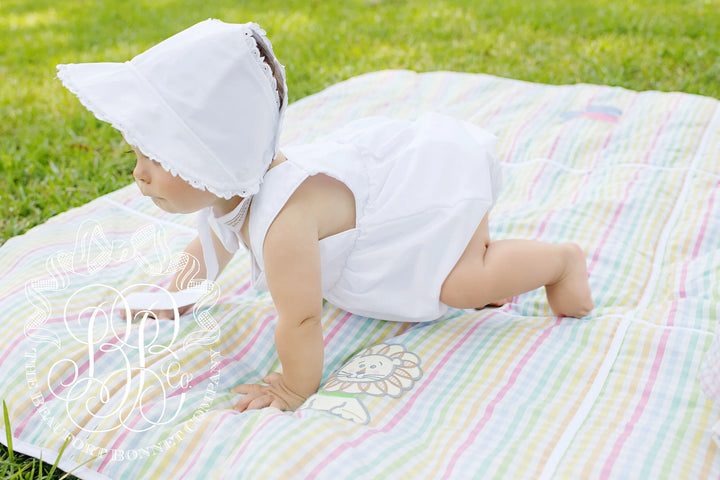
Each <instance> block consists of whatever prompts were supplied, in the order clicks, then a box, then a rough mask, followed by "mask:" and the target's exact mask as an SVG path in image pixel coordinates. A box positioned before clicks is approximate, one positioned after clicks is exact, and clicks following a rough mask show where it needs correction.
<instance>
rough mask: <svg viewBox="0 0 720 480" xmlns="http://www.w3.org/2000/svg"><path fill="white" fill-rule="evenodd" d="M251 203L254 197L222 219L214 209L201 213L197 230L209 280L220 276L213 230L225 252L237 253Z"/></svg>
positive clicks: (244, 200)
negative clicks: (241, 230)
mask: <svg viewBox="0 0 720 480" xmlns="http://www.w3.org/2000/svg"><path fill="white" fill-rule="evenodd" d="M251 203H252V196H248V197H245V198H244V199H243V200H242V201H241V202H240V203H239V204H238V206H237V207H235V208H234V209H233V210H232V211H231V212H230V213H227V214H225V215H223V216H221V217H216V216H215V215H214V214H213V209H212V207H208V208H204V209H203V210H201V211H200V214H199V215H198V223H197V228H198V234H199V236H200V244H201V245H202V252H203V258H204V259H205V271H206V277H207V279H208V280H211V281H212V280H215V279H216V278H217V276H218V274H219V271H218V270H219V265H218V260H217V252H216V251H215V246H214V245H213V241H212V234H211V230H212V231H213V232H215V235H216V236H217V237H218V239H219V240H220V242H221V243H222V245H223V247H225V250H227V251H228V252H230V253H235V252H237V251H238V249H239V248H240V245H241V243H242V240H241V239H240V229H241V228H242V226H243V224H244V223H245V218H246V217H247V214H248V211H249V209H250V204H251Z"/></svg>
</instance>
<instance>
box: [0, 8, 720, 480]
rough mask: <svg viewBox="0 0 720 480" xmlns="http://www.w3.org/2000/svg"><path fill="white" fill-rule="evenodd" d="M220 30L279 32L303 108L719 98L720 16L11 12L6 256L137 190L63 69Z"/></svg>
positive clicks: (4, 132) (0, 161)
mask: <svg viewBox="0 0 720 480" xmlns="http://www.w3.org/2000/svg"><path fill="white" fill-rule="evenodd" d="M209 17H214V18H219V19H222V20H225V21H228V22H246V21H257V22H258V23H260V24H261V25H262V26H263V27H264V28H265V29H266V30H267V31H268V34H269V35H270V38H271V40H272V41H273V44H274V46H275V51H276V53H277V54H278V56H279V58H280V60H281V62H283V63H284V64H285V66H286V68H287V73H288V83H289V89H290V100H291V101H294V100H297V99H299V98H302V97H304V96H306V95H309V94H312V93H315V92H318V91H320V90H322V89H323V88H325V87H327V86H329V85H332V84H334V83H337V82H339V81H341V80H345V79H347V78H350V77H352V76H355V75H359V74H362V73H366V72H370V71H375V70H383V69H391V68H408V69H413V70H416V71H431V70H454V71H463V72H473V73H488V74H492V75H499V76H503V77H511V78H516V79H521V80H527V81H532V82H541V83H551V84H567V83H578V82H583V83H595V84H605V85H618V86H622V87H626V88H631V89H634V90H663V91H684V92H688V93H696V94H701V95H707V96H712V97H715V98H720V82H719V81H718V79H719V78H720V60H719V59H720V41H719V39H720V0H670V1H662V0H642V1H640V0H616V1H610V0H502V1H499V0H464V1H461V0H457V1H449V0H445V1H443V0H417V1H413V0H407V1H401V0H385V1H383V0H342V1H324V0H305V1H302V0H212V1H209V2H208V1H204V0H194V1H180V0H136V1H133V2H129V1H121V0H105V1H98V0H85V1H79V0H75V1H73V0H67V1H65V2H58V1H57V0H2V3H0V118H1V120H0V245H1V244H2V243H4V242H5V241H6V240H7V239H8V238H10V237H12V236H15V235H19V234H21V233H23V232H25V231H26V230H28V229H29V228H31V227H32V226H34V225H37V224H39V223H42V222H44V221H45V220H47V219H48V218H49V217H51V216H53V215H56V214H58V213H60V212H62V211H65V210H67V209H69V208H71V207H75V206H80V205H83V204H85V203H87V202H88V201H90V200H92V199H94V198H96V197H98V196H100V195H103V194H105V193H108V192H111V191H113V190H116V189H118V188H120V187H123V186H125V185H127V184H128V183H130V182H131V180H132V178H131V171H132V168H133V166H134V163H133V161H132V160H131V158H129V156H128V155H122V154H121V152H122V151H123V150H125V146H124V145H123V142H122V138H121V137H120V135H119V134H118V133H117V132H116V131H115V130H113V129H112V127H110V126H109V125H107V124H105V123H103V122H100V121H98V120H96V119H95V118H94V117H93V116H92V115H91V114H90V113H88V112H87V111H86V110H85V109H84V108H83V107H82V106H81V105H80V103H79V102H78V101H77V100H76V98H75V97H74V96H73V95H72V94H70V93H69V92H67V91H65V90H64V89H63V88H62V86H61V85H60V82H59V81H58V80H56V79H55V65H56V64H58V63H73V62H92V61H125V60H127V59H129V58H131V57H133V56H134V55H136V54H138V53H139V52H141V51H143V50H145V49H147V48H148V47H150V46H152V45H154V44H155V43H157V42H159V41H161V40H163V39H164V38H167V37H168V36H170V35H172V34H174V33H176V32H178V31H180V30H182V29H184V28H187V27H188V26H190V25H192V24H194V23H196V22H198V21H200V20H204V19H206V18H209ZM4 452H5V454H7V450H6V449H5V450H4ZM0 453H2V451H0ZM15 460H17V458H16V459H15ZM0 462H5V459H4V457H0ZM3 464H4V463H3ZM20 465H24V464H22V463H21V464H20ZM0 468H1V467H0ZM19 468H22V467H19ZM19 478H29V477H25V476H22V475H21V476H20V477H19Z"/></svg>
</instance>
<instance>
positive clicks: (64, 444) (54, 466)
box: [48, 436, 70, 477]
mask: <svg viewBox="0 0 720 480" xmlns="http://www.w3.org/2000/svg"><path fill="white" fill-rule="evenodd" d="M69 443H70V436H68V437H67V438H66V439H65V443H63V446H62V448H61V449H60V453H58V456H57V458H56V459H55V463H54V464H53V466H52V468H51V469H50V473H48V477H52V474H53V473H55V469H56V468H57V466H58V463H60V458H62V456H63V452H65V448H66V447H67V446H68V444H69Z"/></svg>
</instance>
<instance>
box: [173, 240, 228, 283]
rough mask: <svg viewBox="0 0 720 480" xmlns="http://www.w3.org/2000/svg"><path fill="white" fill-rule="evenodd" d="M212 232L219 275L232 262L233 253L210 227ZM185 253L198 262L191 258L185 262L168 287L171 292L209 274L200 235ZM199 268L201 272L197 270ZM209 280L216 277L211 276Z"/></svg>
mask: <svg viewBox="0 0 720 480" xmlns="http://www.w3.org/2000/svg"><path fill="white" fill-rule="evenodd" d="M210 233H211V235H212V240H213V245H214V246H215V255H216V256H217V262H218V276H219V275H220V273H222V271H223V270H224V269H225V267H226V266H227V264H228V263H230V260H232V258H233V254H232V253H230V252H228V251H227V250H225V247H224V246H223V244H222V242H221V241H220V239H219V238H218V237H217V236H216V235H215V232H213V231H212V229H210ZM185 253H187V254H188V255H189V256H190V257H191V259H192V258H195V259H197V261H198V264H195V262H194V261H192V260H191V261H189V262H187V264H185V267H184V268H183V269H182V270H181V271H179V272H177V273H176V274H175V277H174V278H173V281H172V283H171V284H170V286H169V287H168V290H169V291H171V292H177V291H178V290H183V289H185V288H188V286H189V282H190V280H193V279H194V280H200V279H205V277H206V276H207V268H206V267H205V257H204V256H203V251H202V244H201V243H200V236H197V237H195V239H194V240H193V241H192V242H190V244H189V245H188V246H187V248H186V249H185ZM198 268H199V272H197V270H198ZM209 280H215V279H214V278H211V279H209Z"/></svg>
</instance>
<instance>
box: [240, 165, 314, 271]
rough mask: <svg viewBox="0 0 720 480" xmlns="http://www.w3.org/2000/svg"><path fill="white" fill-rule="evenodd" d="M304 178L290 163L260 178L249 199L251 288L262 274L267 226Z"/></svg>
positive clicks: (268, 226) (306, 174)
mask: <svg viewBox="0 0 720 480" xmlns="http://www.w3.org/2000/svg"><path fill="white" fill-rule="evenodd" d="M307 177H308V173H307V172H306V171H305V170H303V169H302V168H300V167H298V166H297V165H295V164H294V163H293V162H292V161H290V160H286V161H284V162H283V163H281V164H279V165H277V166H275V167H273V168H271V169H270V170H269V171H268V172H267V173H266V174H265V177H263V182H262V184H261V185H260V191H258V193H256V194H255V196H254V197H253V200H252V204H251V205H250V213H249V215H250V219H249V222H250V223H249V225H248V230H249V235H250V250H251V253H252V257H253V260H254V265H253V269H252V282H253V284H255V283H256V281H257V280H258V277H259V276H260V274H261V273H262V272H263V271H264V270H265V264H264V262H263V245H264V243H265V235H267V231H268V229H269V228H270V225H271V224H272V222H273V221H274V220H275V217H277V215H278V213H280V210H282V208H283V207H284V206H285V204H286V203H287V201H288V199H289V198H290V196H292V194H293V193H294V192H295V190H297V188H298V187H299V186H300V184H301V183H302V182H303V181H305V179H306V178H307Z"/></svg>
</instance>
